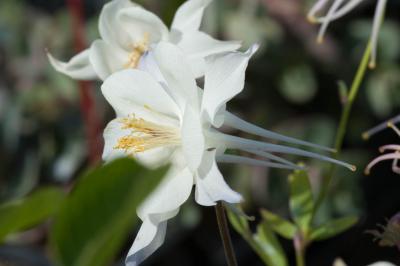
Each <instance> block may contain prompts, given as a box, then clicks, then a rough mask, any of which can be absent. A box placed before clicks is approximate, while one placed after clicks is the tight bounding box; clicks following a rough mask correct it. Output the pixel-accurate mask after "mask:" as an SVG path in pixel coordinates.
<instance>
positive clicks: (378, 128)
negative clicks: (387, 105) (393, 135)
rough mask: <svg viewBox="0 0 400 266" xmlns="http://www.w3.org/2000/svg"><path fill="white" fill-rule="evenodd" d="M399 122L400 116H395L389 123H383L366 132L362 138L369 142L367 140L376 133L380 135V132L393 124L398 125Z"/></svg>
mask: <svg viewBox="0 0 400 266" xmlns="http://www.w3.org/2000/svg"><path fill="white" fill-rule="evenodd" d="M398 122H400V115H397V116H395V117H393V118H391V119H389V120H388V121H386V122H383V123H381V124H379V125H377V126H375V127H373V128H371V129H369V130H367V131H365V132H364V133H363V134H362V138H363V139H365V140H367V139H369V138H370V137H371V136H373V135H375V134H376V133H378V132H380V131H382V130H384V129H386V128H387V127H388V126H389V125H390V124H393V125H394V124H396V123H398Z"/></svg>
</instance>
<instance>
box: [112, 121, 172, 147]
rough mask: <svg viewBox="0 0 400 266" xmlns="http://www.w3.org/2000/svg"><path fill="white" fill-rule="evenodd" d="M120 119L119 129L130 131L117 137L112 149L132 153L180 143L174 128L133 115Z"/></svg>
mask: <svg viewBox="0 0 400 266" xmlns="http://www.w3.org/2000/svg"><path fill="white" fill-rule="evenodd" d="M120 121H121V123H122V126H121V129H125V130H129V131H130V133H129V134H128V135H126V136H123V137H121V138H119V139H118V143H117V144H116V145H115V147H114V149H121V150H124V151H125V152H126V153H128V154H134V153H138V152H143V151H146V150H150V149H153V148H157V147H161V146H170V145H179V144H180V134H179V131H178V130H177V129H176V128H173V127H168V126H163V125H158V124H155V123H152V122H150V121H146V120H144V119H142V118H136V117H135V116H134V115H132V116H129V117H126V118H122V119H121V120H120Z"/></svg>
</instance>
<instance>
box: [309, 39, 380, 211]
mask: <svg viewBox="0 0 400 266" xmlns="http://www.w3.org/2000/svg"><path fill="white" fill-rule="evenodd" d="M371 48H372V45H371V41H369V42H368V45H367V47H366V49H365V51H364V55H363V57H362V60H361V62H360V65H359V66H358V70H357V73H356V76H355V77H354V80H353V83H352V85H351V88H350V91H349V93H348V95H347V99H346V102H345V103H344V106H343V111H342V115H341V117H340V122H339V127H338V130H337V132H336V139H335V150H336V153H335V154H334V156H333V157H334V158H335V159H337V158H338V157H339V155H340V152H341V150H342V145H343V140H344V135H345V133H346V130H347V125H348V122H349V117H350V113H351V110H352V107H353V103H354V100H355V99H356V97H357V94H358V91H359V89H360V86H361V83H362V81H363V79H364V76H365V73H366V70H367V68H368V61H369V58H370V56H371V51H372V49H371ZM335 169H336V165H334V164H332V165H331V167H330V169H329V171H328V175H327V176H326V177H325V178H324V179H323V182H322V187H321V191H320V193H319V195H318V197H317V200H316V203H315V210H314V216H315V213H316V212H317V210H318V208H319V207H320V205H321V204H322V202H323V201H324V199H325V197H326V196H327V194H328V191H329V186H330V184H331V182H332V178H333V175H334V173H335Z"/></svg>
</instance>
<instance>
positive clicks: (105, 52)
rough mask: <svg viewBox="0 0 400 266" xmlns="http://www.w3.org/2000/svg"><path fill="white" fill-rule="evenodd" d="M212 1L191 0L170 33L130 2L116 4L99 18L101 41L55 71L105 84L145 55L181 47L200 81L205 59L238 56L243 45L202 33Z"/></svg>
mask: <svg viewBox="0 0 400 266" xmlns="http://www.w3.org/2000/svg"><path fill="white" fill-rule="evenodd" d="M210 2H211V0H189V1H187V2H185V3H184V4H183V5H182V6H181V7H180V8H179V9H178V10H177V12H176V14H175V17H174V20H173V22H172V25H171V30H168V28H167V26H165V24H164V23H163V22H162V21H161V20H160V19H159V18H158V17H157V16H156V15H154V14H153V13H151V12H149V11H147V10H146V9H144V8H143V7H141V6H139V5H137V4H134V3H132V2H131V1H130V0H113V1H111V2H110V3H108V4H106V5H105V6H104V7H103V10H102V12H101V14H100V18H99V31H100V36H101V39H99V40H96V41H94V42H93V43H92V45H91V46H90V48H89V49H86V50H84V51H83V52H81V53H79V54H77V55H76V56H74V57H73V58H72V59H71V60H70V61H69V62H67V63H64V62H61V61H58V60H56V59H55V58H54V57H52V56H51V55H50V54H48V56H49V59H50V62H51V64H52V65H53V67H54V68H55V69H56V70H58V71H59V72H62V73H64V74H66V75H68V76H70V77H72V78H74V79H95V78H100V79H102V80H104V79H106V78H107V77H108V76H109V75H111V74H112V73H114V72H116V71H119V70H122V69H126V68H136V67H137V66H138V65H139V62H140V59H141V57H142V55H143V54H144V53H146V52H147V51H148V50H151V49H152V47H153V46H154V45H155V44H157V43H158V42H160V41H168V42H171V43H174V44H176V45H178V46H179V47H180V48H181V49H182V50H183V51H184V52H185V54H186V56H187V58H188V59H189V61H190V67H191V68H192V71H193V73H194V74H195V76H196V77H200V76H203V74H204V64H205V63H204V58H205V57H206V56H209V55H213V54H217V53H221V52H227V51H234V50H236V49H238V48H239V47H240V43H239V42H225V41H218V40H215V39H213V38H212V37H211V36H209V35H208V34H206V33H204V32H202V31H199V27H200V24H201V20H202V17H203V12H204V9H205V8H206V7H207V5H208V4H209V3H210Z"/></svg>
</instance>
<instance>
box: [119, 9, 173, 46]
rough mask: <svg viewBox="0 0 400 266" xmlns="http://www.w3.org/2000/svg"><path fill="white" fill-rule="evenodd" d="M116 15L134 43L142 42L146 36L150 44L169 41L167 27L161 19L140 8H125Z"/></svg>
mask: <svg viewBox="0 0 400 266" xmlns="http://www.w3.org/2000/svg"><path fill="white" fill-rule="evenodd" d="M114 15H115V16H118V17H117V19H118V22H119V23H120V25H121V26H122V27H123V28H124V29H125V31H126V32H127V33H128V35H129V36H130V38H131V40H132V41H133V42H134V43H135V42H142V41H143V39H144V37H145V36H146V35H148V37H149V42H150V43H155V42H159V41H161V40H167V39H168V35H169V31H168V28H167V26H165V24H164V23H163V22H162V21H161V19H160V18H159V17H157V16H156V15H154V14H153V13H151V12H149V11H147V10H146V9H144V8H142V7H140V6H135V7H130V8H125V9H123V10H121V11H120V12H119V13H118V14H114ZM134 43H132V45H133V44H134Z"/></svg>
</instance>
